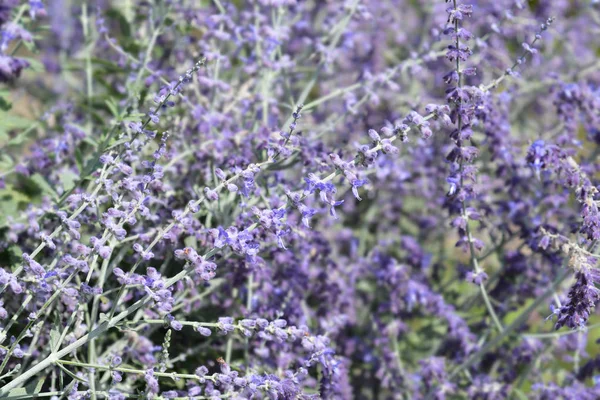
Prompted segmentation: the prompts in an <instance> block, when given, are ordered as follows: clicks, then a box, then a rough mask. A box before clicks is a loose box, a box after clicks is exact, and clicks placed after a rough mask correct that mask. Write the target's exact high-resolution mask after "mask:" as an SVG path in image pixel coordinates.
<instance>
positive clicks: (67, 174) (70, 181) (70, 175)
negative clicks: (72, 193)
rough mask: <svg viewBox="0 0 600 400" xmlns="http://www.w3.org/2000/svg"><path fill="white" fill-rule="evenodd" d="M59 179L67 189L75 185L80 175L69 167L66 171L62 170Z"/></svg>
mask: <svg viewBox="0 0 600 400" xmlns="http://www.w3.org/2000/svg"><path fill="white" fill-rule="evenodd" d="M58 179H59V180H60V183H61V184H62V186H63V188H64V190H65V191H66V190H71V188H73V186H75V183H76V182H77V181H78V180H79V175H77V174H76V173H75V172H73V171H71V170H70V169H68V170H66V171H64V172H61V174H60V175H59V178H58Z"/></svg>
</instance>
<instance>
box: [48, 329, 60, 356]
mask: <svg viewBox="0 0 600 400" xmlns="http://www.w3.org/2000/svg"><path fill="white" fill-rule="evenodd" d="M60 326H61V324H56V323H55V324H53V326H52V329H51V330H50V351H51V352H52V353H56V352H57V351H58V346H59V345H60V343H58V342H59V341H60V331H59V329H58V328H59V327H60Z"/></svg>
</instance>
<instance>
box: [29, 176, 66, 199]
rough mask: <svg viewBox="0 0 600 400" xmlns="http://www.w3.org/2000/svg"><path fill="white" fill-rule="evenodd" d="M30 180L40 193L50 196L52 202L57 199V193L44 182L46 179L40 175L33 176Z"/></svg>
mask: <svg viewBox="0 0 600 400" xmlns="http://www.w3.org/2000/svg"><path fill="white" fill-rule="evenodd" d="M31 180H32V181H33V182H35V184H36V185H37V186H38V188H39V189H40V190H41V191H42V193H44V194H47V195H49V196H52V198H53V199H54V200H58V199H59V197H60V196H59V195H58V193H56V191H55V190H54V189H53V188H52V186H50V184H49V183H48V182H47V181H46V179H45V178H44V177H43V176H42V175H40V174H34V175H32V176H31Z"/></svg>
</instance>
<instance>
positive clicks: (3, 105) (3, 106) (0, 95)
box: [0, 90, 12, 111]
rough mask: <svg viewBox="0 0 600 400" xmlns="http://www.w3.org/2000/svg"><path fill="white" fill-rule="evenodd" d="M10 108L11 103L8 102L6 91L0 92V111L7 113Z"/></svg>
mask: <svg viewBox="0 0 600 400" xmlns="http://www.w3.org/2000/svg"><path fill="white" fill-rule="evenodd" d="M11 108H12V103H11V102H10V101H9V100H8V91H7V90H2V91H0V110H2V111H8V110H10V109H11Z"/></svg>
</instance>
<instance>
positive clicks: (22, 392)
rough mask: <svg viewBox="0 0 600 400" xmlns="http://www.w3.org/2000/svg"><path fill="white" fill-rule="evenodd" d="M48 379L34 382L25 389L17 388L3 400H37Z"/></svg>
mask: <svg viewBox="0 0 600 400" xmlns="http://www.w3.org/2000/svg"><path fill="white" fill-rule="evenodd" d="M45 380H46V378H42V379H40V380H39V381H37V382H33V383H32V384H30V385H27V386H26V387H24V388H16V389H13V390H11V391H9V392H8V394H7V395H6V397H2V398H3V399H12V400H20V399H36V398H38V396H36V395H37V394H38V393H39V392H40V391H41V390H42V388H43V387H44V381H45Z"/></svg>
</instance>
